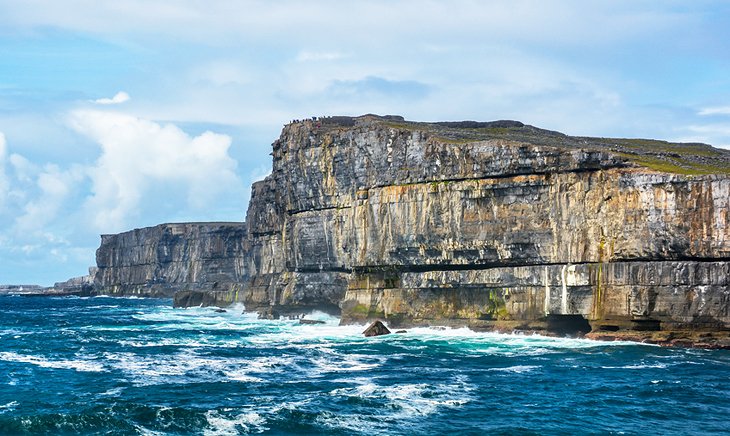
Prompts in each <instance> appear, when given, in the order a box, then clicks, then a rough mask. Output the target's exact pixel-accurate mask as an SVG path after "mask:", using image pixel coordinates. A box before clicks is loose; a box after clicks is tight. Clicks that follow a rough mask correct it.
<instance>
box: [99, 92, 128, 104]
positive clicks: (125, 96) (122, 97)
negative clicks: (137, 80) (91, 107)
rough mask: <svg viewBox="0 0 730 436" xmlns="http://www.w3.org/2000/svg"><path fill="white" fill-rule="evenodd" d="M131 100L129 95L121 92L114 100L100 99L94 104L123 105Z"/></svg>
mask: <svg viewBox="0 0 730 436" xmlns="http://www.w3.org/2000/svg"><path fill="white" fill-rule="evenodd" d="M129 98H130V97H129V94H127V93H126V92H124V91H119V92H117V93H116V94H115V95H114V97H112V98H100V99H98V100H94V103H96V104H102V105H110V104H121V103H124V102H127V101H129Z"/></svg>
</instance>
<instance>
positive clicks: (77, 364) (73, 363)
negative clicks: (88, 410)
mask: <svg viewBox="0 0 730 436" xmlns="http://www.w3.org/2000/svg"><path fill="white" fill-rule="evenodd" d="M0 360H3V361H6V362H18V363H30V364H32V365H36V366H39V367H42V368H54V369H73V370H76V371H82V372H104V371H105V370H106V369H105V368H104V365H103V364H101V363H99V362H95V361H93V360H86V359H84V360H65V359H60V360H52V359H46V358H45V357H41V356H27V355H21V354H16V353H13V352H9V351H1V352H0Z"/></svg>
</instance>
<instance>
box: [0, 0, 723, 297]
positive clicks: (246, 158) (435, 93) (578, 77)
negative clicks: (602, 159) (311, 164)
mask: <svg viewBox="0 0 730 436" xmlns="http://www.w3.org/2000/svg"><path fill="white" fill-rule="evenodd" d="M0 59H1V60H0V283H40V284H51V283H53V282H54V281H60V280H65V279H66V278H69V277H72V276H78V275H83V274H85V272H86V270H87V267H88V266H91V265H93V264H94V250H95V249H96V247H97V245H98V242H99V234H100V233H114V232H119V231H124V230H128V229H132V228H135V227H143V226H149V225H154V224H157V223H161V222H174V221H208V220H242V219H243V218H244V216H245V209H246V206H247V202H248V198H249V195H250V193H249V190H250V184H251V182H252V181H253V180H257V179H260V178H262V177H263V176H265V175H266V174H267V172H268V171H269V169H270V156H269V151H270V150H269V148H270V144H271V142H272V141H273V140H274V139H276V137H278V134H279V131H280V129H281V126H282V125H283V124H284V123H286V122H288V121H289V120H291V119H294V118H305V117H309V116H313V115H317V116H319V115H336V114H339V115H361V114H364V113H379V114H400V115H403V116H405V117H406V118H407V119H412V120H421V121H435V120H462V119H472V120H494V119H517V120H520V121H523V122H525V123H528V124H533V125H536V126H539V127H543V128H547V129H552V130H559V131H562V132H565V133H569V134H574V135H590V136H614V137H646V138H660V139H668V140H677V141H702V142H707V143H711V144H713V145H716V146H723V147H730V2H726V1H701V0H700V1H692V2H687V1H671V0H667V1H658V0H657V1H636V0H634V1H621V0H613V1H591V2H585V1H520V0H510V1H489V2H487V1H476V0H472V1H458V0H457V1H448V2H446V1H441V2H437V1H428V0H420V1H381V0H375V1H367V2H365V1H362V2H345V1H306V2H298V1H297V2H295V1H287V0H282V1H276V2H272V1H216V2H205V1H198V0H178V1H159V0H125V1H86V0H67V1H55V0H25V1H2V0H0Z"/></svg>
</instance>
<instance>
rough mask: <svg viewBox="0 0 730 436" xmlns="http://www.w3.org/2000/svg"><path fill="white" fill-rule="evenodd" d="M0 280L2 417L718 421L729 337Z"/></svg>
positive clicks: (98, 427)
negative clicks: (644, 338)
mask: <svg viewBox="0 0 730 436" xmlns="http://www.w3.org/2000/svg"><path fill="white" fill-rule="evenodd" d="M309 317H310V318H318V319H321V320H324V321H326V324H323V325H300V324H298V323H297V321H289V320H281V321H267V320H258V319H256V316H255V315H251V314H242V313H241V310H240V308H238V309H231V310H229V311H228V312H226V313H216V312H215V311H214V309H210V308H194V309H173V308H172V307H171V301H170V300H153V299H124V298H109V297H96V298H68V297H67V298H48V297H46V298H38V297H18V296H2V297H0V434H112V435H113V434H125V435H126V434H144V435H167V434H210V435H214V434H259V433H263V434H318V435H319V434H332V435H346V434H360V433H362V434H368V435H371V434H406V435H411V434H487V433H489V434H510V435H511V434H642V435H643V434H728V433H729V432H730V352H728V351H708V350H692V349H669V348H660V347H656V346H649V345H641V344H633V343H625V342H624V343H605V342H593V341H589V340H579V339H567V338H566V339H560V338H546V337H540V336H522V335H500V334H488V333H474V332H471V331H469V330H466V329H444V330H439V329H427V328H420V329H411V330H409V331H408V333H406V334H398V335H396V334H393V335H389V336H383V337H378V338H364V337H362V335H361V334H360V333H361V331H362V330H363V327H362V326H347V327H339V326H338V325H337V323H338V320H337V319H335V318H331V317H328V316H326V315H324V314H317V313H315V314H312V315H310V316H309Z"/></svg>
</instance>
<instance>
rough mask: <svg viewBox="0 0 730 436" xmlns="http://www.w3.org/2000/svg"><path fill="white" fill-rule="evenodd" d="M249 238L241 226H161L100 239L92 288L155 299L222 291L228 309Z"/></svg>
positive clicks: (197, 224) (241, 224) (213, 224)
mask: <svg viewBox="0 0 730 436" xmlns="http://www.w3.org/2000/svg"><path fill="white" fill-rule="evenodd" d="M245 239H246V229H245V227H244V225H243V223H182V224H161V225H158V226H154V227H147V228H143V229H136V230H132V231H129V232H125V233H120V234H116V235H102V237H101V246H100V247H99V249H98V250H97V251H96V263H97V268H96V270H95V271H93V276H94V286H95V288H96V292H97V293H101V294H110V295H144V296H152V297H172V296H173V295H174V294H175V293H176V292H178V291H189V290H206V291H221V292H222V293H223V294H221V295H222V296H225V297H226V298H229V300H228V301H226V303H228V304H230V303H231V302H233V300H234V299H235V292H236V291H237V290H238V289H239V288H240V283H241V281H242V280H243V278H244V272H243V258H244V256H245V250H244V242H245ZM225 293H231V295H230V296H228V295H226V294H225ZM216 295H217V294H216ZM206 301H207V302H208V301H209V302H211V303H217V302H215V301H210V300H206ZM201 302H202V301H199V302H197V304H200V303H201ZM190 303H191V304H193V303H195V302H194V301H190ZM197 304H196V305H197Z"/></svg>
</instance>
